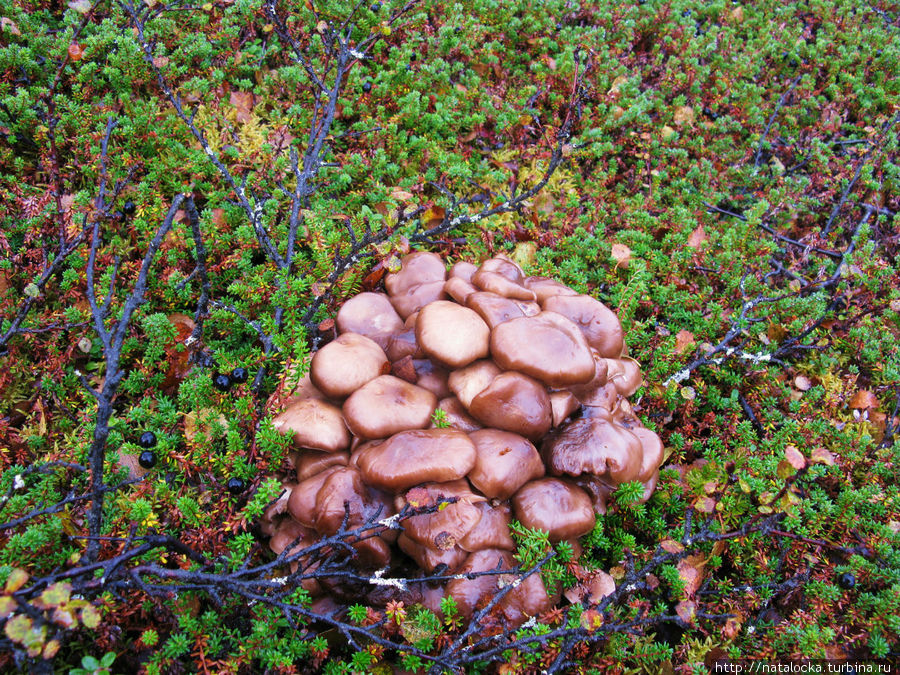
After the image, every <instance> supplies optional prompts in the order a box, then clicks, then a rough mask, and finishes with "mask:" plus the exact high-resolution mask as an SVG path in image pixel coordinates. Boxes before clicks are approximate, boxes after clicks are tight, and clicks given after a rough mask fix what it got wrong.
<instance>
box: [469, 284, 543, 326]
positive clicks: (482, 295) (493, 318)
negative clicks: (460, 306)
mask: <svg viewBox="0 0 900 675" xmlns="http://www.w3.org/2000/svg"><path fill="white" fill-rule="evenodd" d="M465 304H466V307H469V308H471V309H473V310H475V311H476V312H478V316H480V317H481V318H482V319H484V321H485V323H486V324H487V325H488V326H490V327H491V329H494V328H496V327H497V326H498V325H500V324H501V323H503V322H504V321H509V320H510V319H515V318H518V317H520V316H535V315H536V314H539V313H540V311H541V307H540V305H538V304H537V303H536V302H527V301H524V300H510V299H509V298H504V297H503V296H501V295H497V294H496V293H488V292H487V291H477V292H475V293H472V294H470V295H468V296H467V297H466V299H465Z"/></svg>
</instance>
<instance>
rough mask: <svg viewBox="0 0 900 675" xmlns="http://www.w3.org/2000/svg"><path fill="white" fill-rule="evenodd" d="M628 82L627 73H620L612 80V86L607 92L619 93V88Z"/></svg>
mask: <svg viewBox="0 0 900 675" xmlns="http://www.w3.org/2000/svg"><path fill="white" fill-rule="evenodd" d="M626 82H628V78H627V77H626V76H625V75H619V76H618V77H617V78H616V79H614V80H613V81H612V86H611V87H610V88H609V91H607V92H606V93H607V94H618V93H619V88H620V87H621V86H622V85H623V84H625V83H626Z"/></svg>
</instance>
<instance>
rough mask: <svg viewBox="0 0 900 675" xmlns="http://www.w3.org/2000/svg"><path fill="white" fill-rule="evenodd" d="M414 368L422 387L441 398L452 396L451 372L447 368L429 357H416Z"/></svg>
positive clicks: (413, 363) (418, 383) (417, 382)
mask: <svg viewBox="0 0 900 675" xmlns="http://www.w3.org/2000/svg"><path fill="white" fill-rule="evenodd" d="M412 366H413V370H414V371H415V373H416V384H417V385H418V386H420V387H422V389H427V390H428V391H430V392H431V393H432V394H434V395H435V396H437V397H438V398H439V399H440V398H446V397H447V396H450V393H451V392H450V387H449V385H448V380H449V378H450V373H449V372H448V371H447V369H446V368H442V367H441V366H437V365H435V364H434V362H433V361H431V360H429V359H414V360H413V362H412Z"/></svg>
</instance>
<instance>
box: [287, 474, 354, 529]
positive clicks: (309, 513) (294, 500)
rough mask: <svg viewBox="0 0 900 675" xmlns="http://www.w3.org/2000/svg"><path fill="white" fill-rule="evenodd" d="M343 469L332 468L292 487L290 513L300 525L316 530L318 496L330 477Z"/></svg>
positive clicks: (289, 504)
mask: <svg viewBox="0 0 900 675" xmlns="http://www.w3.org/2000/svg"><path fill="white" fill-rule="evenodd" d="M342 468H343V467H340V466H332V467H330V468H328V469H325V470H324V471H323V472H322V473H318V474H316V475H315V476H310V477H309V478H307V479H306V480H302V481H300V482H299V483H297V484H295V485H292V486H291V496H290V497H289V498H288V511H290V512H291V515H292V516H293V517H294V520H296V521H297V522H298V523H300V524H301V525H303V526H304V527H308V528H310V529H315V522H316V496H317V495H318V494H319V489H320V488H321V487H322V484H323V483H324V482H325V481H326V480H327V479H328V476H330V475H331V474H333V473H334V472H335V471H340V470H341V469H342Z"/></svg>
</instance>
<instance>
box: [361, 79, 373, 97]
mask: <svg viewBox="0 0 900 675" xmlns="http://www.w3.org/2000/svg"><path fill="white" fill-rule="evenodd" d="M363 91H364V92H366V93H367V94H368V93H369V92H370V91H372V83H371V82H368V81H366V82H363Z"/></svg>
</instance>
